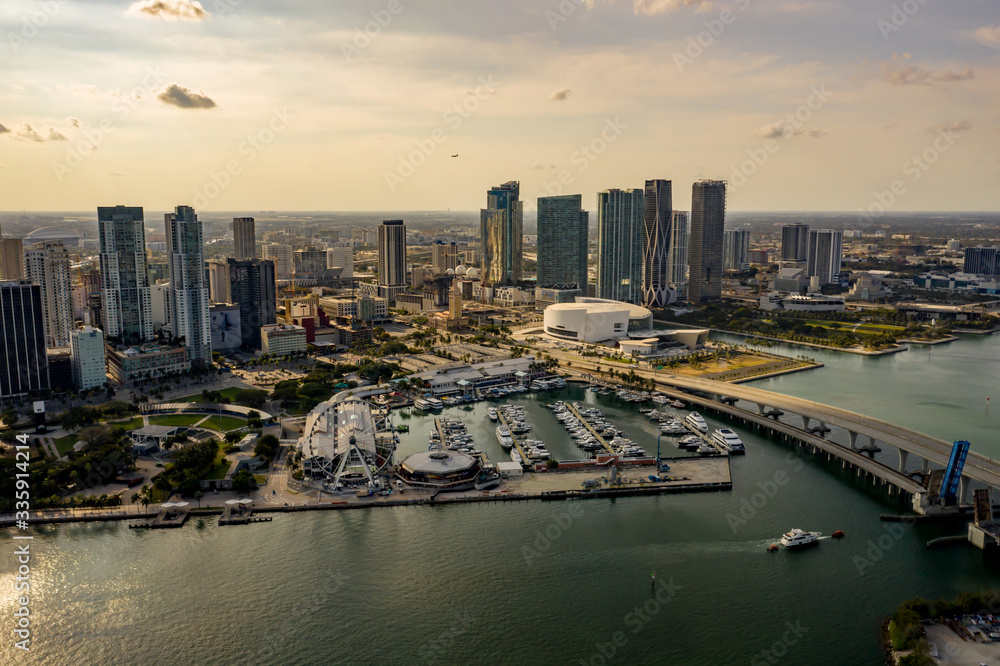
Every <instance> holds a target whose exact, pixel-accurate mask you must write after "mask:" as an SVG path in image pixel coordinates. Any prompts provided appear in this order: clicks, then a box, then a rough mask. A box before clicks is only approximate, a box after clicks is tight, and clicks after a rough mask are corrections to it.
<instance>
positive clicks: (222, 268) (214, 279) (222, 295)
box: [205, 259, 249, 303]
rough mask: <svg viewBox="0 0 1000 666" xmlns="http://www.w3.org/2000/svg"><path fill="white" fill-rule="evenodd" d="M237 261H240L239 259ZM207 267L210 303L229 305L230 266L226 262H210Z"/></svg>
mask: <svg viewBox="0 0 1000 666" xmlns="http://www.w3.org/2000/svg"><path fill="white" fill-rule="evenodd" d="M237 261H239V260H238V259H237ZM248 261H249V260H248ZM205 267H206V268H207V269H208V298H209V300H210V302H212V303H229V302H230V300H229V264H228V263H227V262H225V261H210V262H208V263H207V264H206V265H205Z"/></svg>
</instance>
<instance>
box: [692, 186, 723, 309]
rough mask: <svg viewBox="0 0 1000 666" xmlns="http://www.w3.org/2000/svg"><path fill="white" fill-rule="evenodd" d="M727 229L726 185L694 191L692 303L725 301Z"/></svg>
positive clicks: (702, 187)
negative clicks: (723, 282)
mask: <svg viewBox="0 0 1000 666" xmlns="http://www.w3.org/2000/svg"><path fill="white" fill-rule="evenodd" d="M725 227H726V182H725V181H723V180H701V181H698V182H697V183H695V184H694V185H693V187H692V188H691V245H690V248H689V256H690V268H691V270H690V275H689V277H688V300H689V301H691V302H693V303H700V302H702V301H710V300H718V299H720V298H722V234H723V232H724V231H725Z"/></svg>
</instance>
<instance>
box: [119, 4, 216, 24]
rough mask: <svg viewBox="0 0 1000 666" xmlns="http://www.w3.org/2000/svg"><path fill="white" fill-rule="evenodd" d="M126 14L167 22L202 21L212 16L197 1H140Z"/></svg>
mask: <svg viewBox="0 0 1000 666" xmlns="http://www.w3.org/2000/svg"><path fill="white" fill-rule="evenodd" d="M125 14H126V15H131V16H141V17H143V18H159V19H163V20H165V21H201V20H204V19H206V18H208V17H209V16H210V14H209V13H208V12H207V11H205V8H204V7H202V6H201V3H200V2H197V1H196V0H139V1H138V2H134V3H132V6H130V7H129V8H128V10H127V11H126V12H125Z"/></svg>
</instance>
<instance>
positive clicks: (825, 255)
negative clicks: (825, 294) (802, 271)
mask: <svg viewBox="0 0 1000 666" xmlns="http://www.w3.org/2000/svg"><path fill="white" fill-rule="evenodd" d="M843 244H844V233H843V232H842V231H834V230H832V229H810V230H809V254H808V256H807V258H806V274H807V275H808V277H810V278H813V277H818V278H819V283H820V284H836V283H838V282H840V265H841V262H842V261H843Z"/></svg>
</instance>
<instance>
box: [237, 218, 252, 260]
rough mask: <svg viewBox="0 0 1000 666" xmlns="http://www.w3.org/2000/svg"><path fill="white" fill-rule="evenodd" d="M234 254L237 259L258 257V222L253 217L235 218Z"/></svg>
mask: <svg viewBox="0 0 1000 666" xmlns="http://www.w3.org/2000/svg"><path fill="white" fill-rule="evenodd" d="M233 254H235V255H236V261H252V260H253V259H256V258H257V224H256V222H254V219H253V218H252V217H234V218H233Z"/></svg>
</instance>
